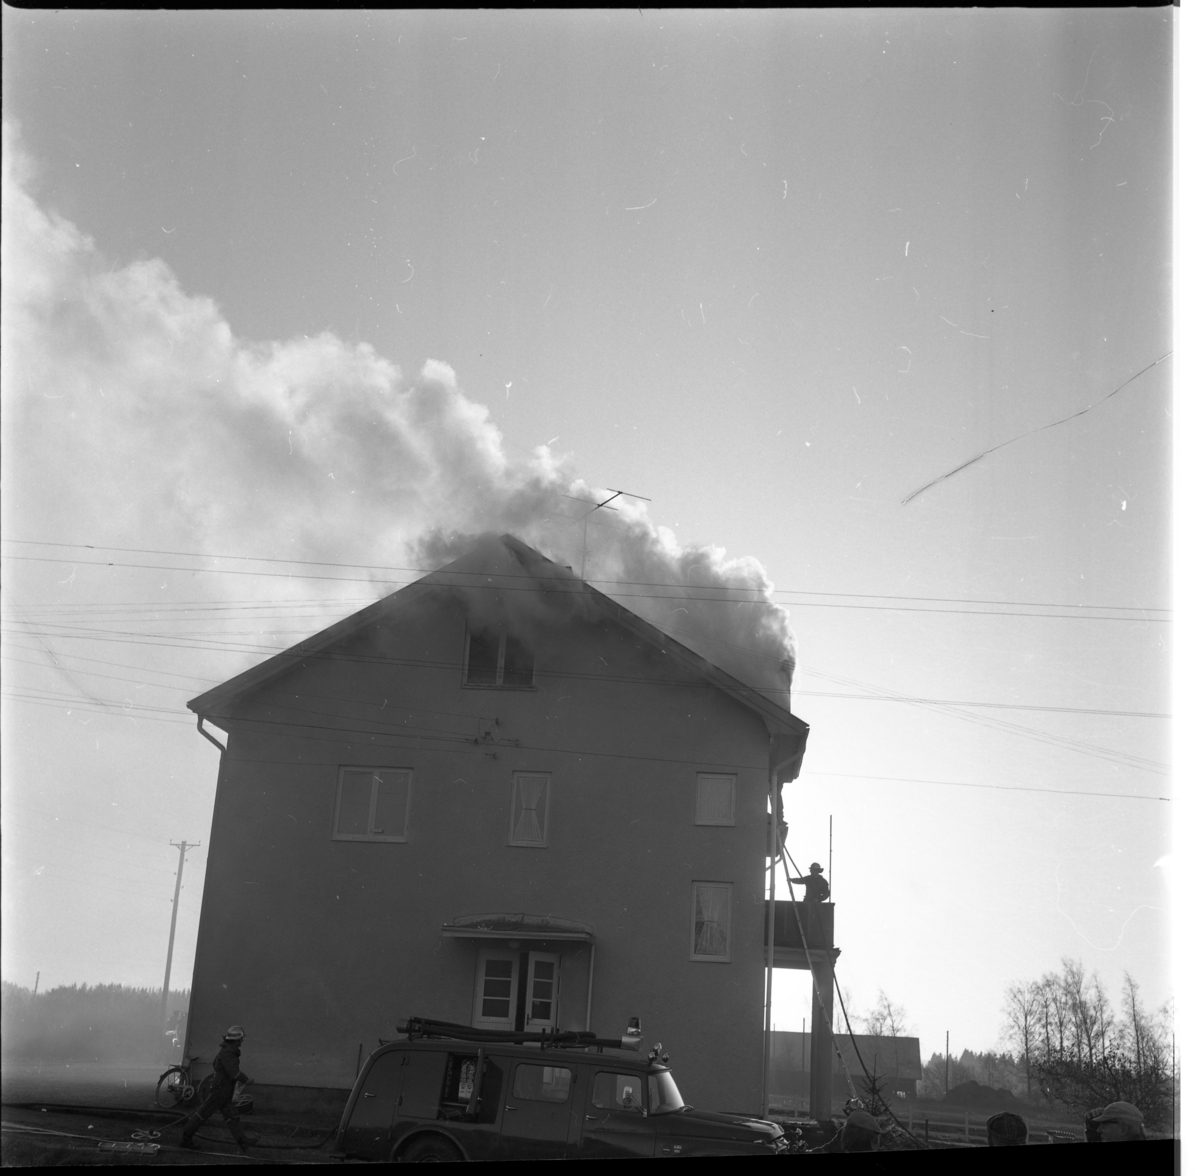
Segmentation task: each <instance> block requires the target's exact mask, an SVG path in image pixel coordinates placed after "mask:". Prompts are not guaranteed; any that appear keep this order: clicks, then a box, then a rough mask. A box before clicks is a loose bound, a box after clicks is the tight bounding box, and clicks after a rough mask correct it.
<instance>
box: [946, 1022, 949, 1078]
mask: <svg viewBox="0 0 1200 1176" xmlns="http://www.w3.org/2000/svg"><path fill="white" fill-rule="evenodd" d="M946 1093H947V1094H949V1093H950V1030H949V1029H947V1030H946Z"/></svg>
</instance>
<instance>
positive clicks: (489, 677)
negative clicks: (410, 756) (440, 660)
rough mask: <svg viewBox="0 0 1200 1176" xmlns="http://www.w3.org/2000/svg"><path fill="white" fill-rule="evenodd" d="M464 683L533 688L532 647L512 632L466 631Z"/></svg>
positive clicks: (469, 684) (467, 684)
mask: <svg viewBox="0 0 1200 1176" xmlns="http://www.w3.org/2000/svg"><path fill="white" fill-rule="evenodd" d="M463 685H465V686H491V687H497V686H501V687H508V688H514V689H515V688H526V689H531V688H532V687H533V650H532V649H530V648H529V646H528V645H526V644H525V643H524V642H523V641H521V640H520V639H518V638H517V637H516V636H514V635H513V634H512V633H509V632H508V631H507V630H504V629H502V630H501V631H500V632H499V633H498V634H497V633H489V632H486V631H482V630H481V631H478V632H470V633H468V634H467V669H466V673H465V674H464V675H463Z"/></svg>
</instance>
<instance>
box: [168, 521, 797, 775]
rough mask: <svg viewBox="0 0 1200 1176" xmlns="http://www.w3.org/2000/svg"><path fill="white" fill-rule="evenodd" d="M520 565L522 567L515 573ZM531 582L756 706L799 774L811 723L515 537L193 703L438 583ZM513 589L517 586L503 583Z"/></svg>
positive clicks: (785, 769) (388, 613)
mask: <svg viewBox="0 0 1200 1176" xmlns="http://www.w3.org/2000/svg"><path fill="white" fill-rule="evenodd" d="M514 568H515V571H514ZM514 578H516V579H524V580H528V581H532V585H533V586H534V587H535V588H536V589H537V590H540V591H543V592H547V593H554V592H564V593H573V594H575V593H577V594H580V595H582V596H583V598H584V601H585V603H586V605H588V606H590V607H592V608H594V609H595V610H596V611H597V612H599V613H600V614H601V615H604V616H607V617H609V618H611V619H612V620H614V621H615V622H616V623H617V624H619V625H621V626H622V627H623V628H624V629H626V630H628V631H629V632H630V633H632V634H633V635H634V636H636V637H637V638H639V639H640V640H641V641H643V642H646V643H648V644H649V645H651V646H652V647H653V648H655V649H658V650H659V651H661V652H662V653H664V654H666V655H667V656H668V657H671V658H672V659H673V660H675V661H676V662H678V663H680V664H682V665H684V666H686V667H687V668H688V669H690V670H692V671H693V672H694V673H696V674H698V675H699V676H700V677H701V678H703V679H705V680H706V681H708V682H710V683H711V684H712V685H713V686H715V687H716V688H717V689H719V690H721V691H723V692H724V693H726V694H728V695H729V696H730V697H732V698H735V699H736V700H737V701H738V702H740V703H742V704H743V705H745V706H747V707H749V708H750V709H751V710H753V711H755V712H756V713H757V714H758V715H759V716H760V717H761V718H762V719H763V722H764V723H765V724H766V728H767V731H768V732H769V734H770V736H771V756H770V763H771V766H772V768H778V770H779V773H780V777H779V779H780V783H781V784H782V783H786V782H787V781H789V780H794V779H795V778H796V775H797V774H798V772H799V771H800V761H801V759H802V758H803V755H804V746H805V743H806V741H807V738H808V724H807V723H805V722H804V721H803V720H802V719H798V718H797V717H796V716H795V715H793V714H792V713H791V712H790V711H787V710H785V709H784V708H783V707H781V706H780V705H779V704H778V703H776V702H773V701H771V699H769V698H767V697H766V696H765V695H763V694H761V693H760V692H759V691H757V690H755V689H753V688H752V687H750V686H747V685H746V684H745V683H744V682H741V681H739V680H738V679H737V678H735V677H734V676H733V675H732V674H729V673H726V671H724V670H722V669H721V668H720V667H719V666H715V665H713V664H712V662H710V661H708V660H707V659H706V658H703V657H701V656H700V655H699V654H698V653H695V652H694V651H693V650H691V649H689V648H688V647H687V646H686V645H684V644H682V643H681V642H679V641H676V640H675V639H674V638H673V637H669V636H668V635H667V634H666V633H664V632H663V631H662V630H661V629H658V628H656V627H655V626H654V625H652V624H650V622H649V621H644V620H642V618H641V617H639V616H637V615H636V614H634V613H632V612H630V611H629V609H627V608H625V607H624V606H623V605H620V604H618V603H617V602H616V601H615V600H613V599H611V598H610V597H608V596H605V595H604V593H603V592H598V591H597V590H596V589H595V588H593V587H592V586H591V585H590V584H587V583H586V582H584V581H583V580H581V579H579V578H578V577H577V576H575V575H574V574H573V573H572V571H571V570H570V569H569V568H566V567H563V566H561V565H559V564H556V563H554V562H553V561H552V560H549V559H547V558H546V557H545V556H544V555H542V554H541V552H539V551H535V550H534V549H533V548H532V547H530V546H529V545H528V544H525V543H522V542H521V540H520V539H517V538H515V537H514V536H512V535H501V536H499V537H494V536H492V537H487V536H485V537H482V538H481V539H480V541H479V542H478V543H477V544H476V545H475V546H474V547H473V548H472V549H471V550H470V551H469V552H468V553H467V554H466V555H464V556H462V557H461V558H460V559H457V560H455V561H454V562H453V563H450V564H447V565H446V566H445V567H444V568H439V569H438V570H437V571H435V572H430V573H429V574H428V575H427V576H423V577H422V578H421V579H420V580H416V581H414V582H413V583H412V584H408V585H406V586H405V587H403V588H401V589H399V590H398V591H396V592H393V593H391V594H390V595H388V596H385V597H383V599H381V600H377V601H376V602H375V603H374V604H371V605H368V606H367V607H366V608H364V609H360V610H359V611H358V612H356V613H353V614H352V615H351V616H348V617H345V618H344V619H343V620H340V621H338V622H337V623H336V624H333V625H330V626H329V627H328V628H327V629H322V630H321V631H320V632H319V633H314V634H313V636H311V637H307V638H305V639H304V640H303V641H300V642H298V643H297V644H295V645H293V646H292V647H291V648H290V649H286V650H284V651H283V652H282V653H277V654H276V655H275V656H274V657H270V658H268V659H267V660H266V661H264V662H260V663H259V664H258V665H257V666H252V667H251V668H250V669H248V670H246V671H244V672H243V673H241V674H238V675H237V676H236V677H233V678H230V679H229V681H228V682H223V683H222V684H221V685H220V686H215V687H213V689H211V690H208V691H205V693H203V694H200V695H197V696H196V697H195V698H193V699H192V700H191V701H190V702H189V703H188V704H187V705H188V709H189V710H191V711H194V712H195V713H196V714H198V715H202V716H204V717H208V716H210V715H220V714H225V713H228V711H229V709H230V708H231V707H233V706H236V704H237V703H238V701H239V700H240V699H241V698H243V697H244V696H245V695H247V694H249V693H250V692H251V691H252V690H256V689H258V688H260V687H262V686H264V685H265V684H266V683H268V682H270V681H272V680H273V679H275V678H277V677H279V676H280V675H282V674H284V673H286V672H287V671H288V670H291V669H294V668H295V667H297V666H299V665H303V664H304V663H305V662H306V661H309V660H310V659H312V658H314V657H320V656H321V655H323V654H326V653H329V652H331V651H332V650H334V649H335V648H337V647H338V646H340V645H342V644H343V643H344V642H346V641H348V640H350V639H351V638H353V637H355V636H356V635H357V634H359V633H361V632H362V631H364V630H365V629H367V628H369V627H370V626H372V625H375V624H379V623H380V622H383V621H386V620H388V619H389V618H391V617H392V616H394V615H395V614H396V613H398V612H399V611H401V610H402V609H404V608H405V607H406V606H407V605H409V604H410V603H412V602H413V601H414V600H416V599H418V598H419V597H420V596H423V595H425V594H426V593H428V592H430V591H433V590H435V589H438V588H457V589H480V588H488V587H498V586H501V582H503V581H506V580H510V581H511V580H512V579H514ZM503 586H507V587H512V585H511V584H507V585H503Z"/></svg>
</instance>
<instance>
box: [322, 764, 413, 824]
mask: <svg viewBox="0 0 1200 1176" xmlns="http://www.w3.org/2000/svg"><path fill="white" fill-rule="evenodd" d="M412 775H413V774H412V772H411V771H409V770H408V769H405V768H342V770H341V772H340V773H339V774H338V786H337V802H336V804H335V806H334V815H333V839H334V841H407V840H408V805H409V799H410V797H411V794H412Z"/></svg>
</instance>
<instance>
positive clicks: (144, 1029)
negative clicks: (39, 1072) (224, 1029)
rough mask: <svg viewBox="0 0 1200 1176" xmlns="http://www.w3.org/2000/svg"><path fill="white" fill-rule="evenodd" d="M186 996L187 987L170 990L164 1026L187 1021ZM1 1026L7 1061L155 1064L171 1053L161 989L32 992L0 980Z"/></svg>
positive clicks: (111, 986)
mask: <svg viewBox="0 0 1200 1176" xmlns="http://www.w3.org/2000/svg"><path fill="white" fill-rule="evenodd" d="M189 997H190V993H188V992H186V991H175V990H172V991H171V993H170V995H169V1000H168V1001H167V1016H166V1021H167V1024H168V1025H179V1024H182V1022H183V1020H184V1019H186V1017H187V1008H188V1001H189ZM0 1027H2V1030H3V1032H2V1034H0V1050H2V1051H3V1057H4V1061H5V1062H6V1063H8V1062H13V1061H57V1062H76V1061H80V1062H155V1063H158V1062H161V1061H163V1059H164V1058H167V1057H168V1056H169V1055H170V1054H171V1042H170V1040H169V1038H168V1036H167V1035H166V1034H164V1032H163V1014H162V990H161V989H152V988H131V987H129V986H127V985H123V984H93V985H90V986H89V985H87V984H70V985H60V986H59V987H57V988H52V989H50V991H49V992H40V993H34V992H31V991H30V990H29V989H28V988H22V987H20V986H18V985H16V984H10V983H9V982H8V981H7V980H5V981H3V982H0ZM175 1052H176V1053H178V1050H176V1051H175Z"/></svg>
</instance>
